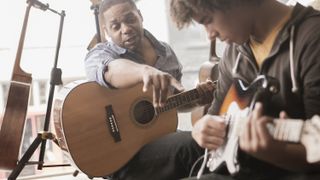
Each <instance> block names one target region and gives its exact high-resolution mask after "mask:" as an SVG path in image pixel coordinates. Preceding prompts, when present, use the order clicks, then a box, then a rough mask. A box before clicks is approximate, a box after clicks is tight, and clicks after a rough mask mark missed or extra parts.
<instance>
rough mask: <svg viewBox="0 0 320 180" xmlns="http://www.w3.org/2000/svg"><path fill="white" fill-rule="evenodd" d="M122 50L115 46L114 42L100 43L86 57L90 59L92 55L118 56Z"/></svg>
mask: <svg viewBox="0 0 320 180" xmlns="http://www.w3.org/2000/svg"><path fill="white" fill-rule="evenodd" d="M122 51H124V50H123V49H120V48H118V47H116V46H114V45H113V43H110V42H104V43H99V44H97V45H96V46H95V47H94V48H92V49H91V50H90V51H89V52H88V53H87V56H86V59H90V58H91V57H104V58H105V57H111V58H118V57H120V54H121V53H122Z"/></svg>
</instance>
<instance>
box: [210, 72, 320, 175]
mask: <svg viewBox="0 0 320 180" xmlns="http://www.w3.org/2000/svg"><path fill="white" fill-rule="evenodd" d="M258 78H259V77H258ZM258 78H257V79H258ZM262 84H264V83H263V82H262ZM258 86H259V85H258ZM272 86H274V85H272V83H271V84H270V85H266V86H265V87H266V88H265V89H266V90H267V89H270V90H271V89H274V90H275V89H278V88H274V87H276V86H274V87H272ZM241 87H243V85H241V83H240V85H236V84H233V85H232V86H231V88H230V89H229V91H228V93H227V95H226V98H225V100H224V102H223V104H222V106H221V109H220V115H221V116H223V117H224V118H225V121H226V124H227V127H228V134H227V136H226V139H225V143H224V144H223V145H222V146H221V147H219V148H218V149H217V150H215V151H211V152H210V158H209V161H208V163H207V166H208V168H209V170H210V171H214V170H216V169H217V168H218V167H219V166H221V165H222V163H223V162H225V163H226V166H227V169H228V171H229V173H230V174H235V173H237V172H238V171H239V169H240V168H241V167H240V166H239V163H238V159H237V155H238V146H239V142H238V141H239V135H240V134H241V132H242V130H243V126H244V125H245V124H246V121H247V118H248V116H249V114H250V113H251V111H252V108H253V105H254V103H255V102H256V99H255V98H253V99H252V98H250V94H252V92H255V91H256V88H252V87H254V86H251V87H249V88H244V89H243V88H241ZM250 91H251V92H250ZM262 96H263V94H262ZM265 98H268V96H267V97H265ZM250 102H251V104H249V103H250ZM268 130H269V132H270V134H271V135H272V136H273V138H274V139H275V140H279V141H286V142H292V143H302V144H303V145H304V146H305V147H306V151H307V160H308V162H310V163H312V162H317V161H320V118H319V117H318V116H315V117H314V118H312V120H307V121H303V120H295V119H287V120H279V119H275V120H274V121H273V122H272V123H270V124H268Z"/></svg>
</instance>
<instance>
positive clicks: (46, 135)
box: [8, 0, 70, 180]
mask: <svg viewBox="0 0 320 180" xmlns="http://www.w3.org/2000/svg"><path fill="white" fill-rule="evenodd" d="M27 4H28V7H27V11H26V14H25V19H26V20H27V19H28V17H29V10H30V7H31V6H33V7H35V8H38V9H41V10H43V11H46V10H49V11H51V12H53V13H55V14H58V15H59V16H60V26H59V34H58V40H57V46H56V54H55V59H54V65H53V68H52V70H51V77H50V91H49V98H48V104H47V111H46V116H45V123H44V129H43V132H39V133H38V135H37V137H36V138H35V140H34V141H33V142H32V144H31V145H30V147H29V148H28V149H27V151H26V152H25V153H24V155H23V156H22V158H21V159H20V160H19V161H18V164H17V166H16V167H15V168H14V169H13V171H12V172H11V174H10V175H9V177H8V179H9V180H15V179H16V178H17V177H18V176H19V174H20V172H21V171H22V169H23V168H24V167H25V165H36V164H37V165H38V170H42V168H43V167H58V166H70V164H57V165H44V153H45V149H46V143H47V140H52V141H53V142H54V143H56V144H57V145H59V144H58V141H57V139H56V137H55V135H54V134H53V133H51V132H49V124H50V117H51V109H52V101H53V97H54V90H55V86H56V85H61V84H62V81H61V74H62V71H61V69H59V68H57V63H58V56H59V51H60V44H61V36H62V29H63V23H64V17H65V11H63V10H62V11H61V13H59V12H57V11H55V10H53V9H51V8H49V5H48V4H43V3H41V2H40V1H38V0H27ZM24 26H26V24H24ZM40 144H41V149H40V155H39V161H34V162H31V161H29V160H30V158H31V156H32V155H33V153H34V152H35V150H36V149H37V148H38V146H39V145H40Z"/></svg>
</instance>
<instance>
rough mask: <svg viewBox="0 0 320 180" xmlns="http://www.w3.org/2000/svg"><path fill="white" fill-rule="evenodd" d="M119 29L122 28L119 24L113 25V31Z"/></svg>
mask: <svg viewBox="0 0 320 180" xmlns="http://www.w3.org/2000/svg"><path fill="white" fill-rule="evenodd" d="M119 27H120V25H119V24H112V25H111V29H113V30H117V29H119Z"/></svg>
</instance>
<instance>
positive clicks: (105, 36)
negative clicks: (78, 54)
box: [101, 24, 109, 41]
mask: <svg viewBox="0 0 320 180" xmlns="http://www.w3.org/2000/svg"><path fill="white" fill-rule="evenodd" d="M101 30H102V31H101V36H102V37H101V40H102V41H107V40H108V37H109V35H108V31H107V27H106V25H105V24H103V25H102V26H101Z"/></svg>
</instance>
